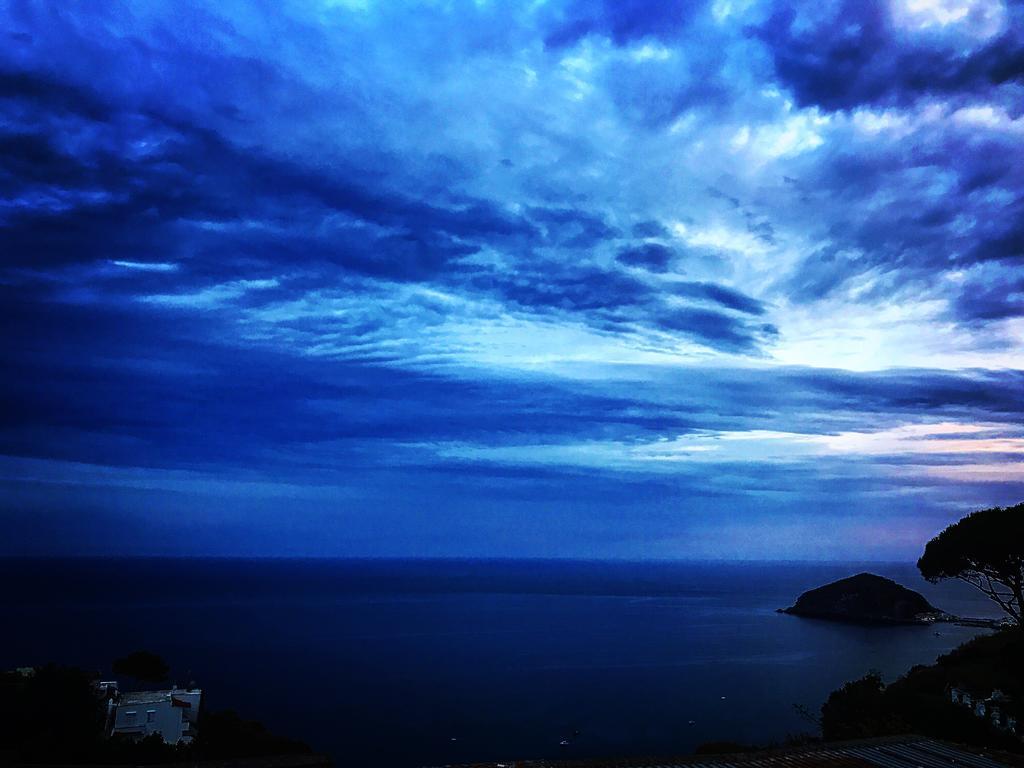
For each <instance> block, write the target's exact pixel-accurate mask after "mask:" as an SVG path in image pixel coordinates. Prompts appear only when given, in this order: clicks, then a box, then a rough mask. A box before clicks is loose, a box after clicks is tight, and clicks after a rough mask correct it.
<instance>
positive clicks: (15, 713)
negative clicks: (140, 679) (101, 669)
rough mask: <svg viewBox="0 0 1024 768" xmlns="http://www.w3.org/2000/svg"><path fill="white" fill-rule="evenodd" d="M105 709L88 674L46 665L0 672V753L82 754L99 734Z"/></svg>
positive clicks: (46, 757)
mask: <svg viewBox="0 0 1024 768" xmlns="http://www.w3.org/2000/svg"><path fill="white" fill-rule="evenodd" d="M104 717H105V710H104V707H103V703H102V702H101V700H100V698H99V697H98V696H97V695H96V693H95V692H94V691H93V688H92V678H91V677H90V675H88V674H87V673H85V672H83V671H82V670H80V669H75V668H73V667H61V666H57V665H54V664H49V665H47V666H45V667H40V668H39V669H37V670H35V672H34V673H33V674H30V675H21V674H18V673H5V674H3V675H0V756H5V755H9V756H11V757H13V758H17V759H19V760H31V761H34V762H79V761H85V760H86V759H88V758H89V757H90V756H91V755H92V754H93V753H94V752H95V751H96V748H97V746H98V744H99V743H100V741H101V740H102V737H103V723H104Z"/></svg>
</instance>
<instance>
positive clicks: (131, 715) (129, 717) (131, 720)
mask: <svg viewBox="0 0 1024 768" xmlns="http://www.w3.org/2000/svg"><path fill="white" fill-rule="evenodd" d="M136 714H138V713H136V712H125V713H124V719H125V722H127V723H128V725H135V715H136Z"/></svg>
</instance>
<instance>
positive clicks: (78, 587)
mask: <svg viewBox="0 0 1024 768" xmlns="http://www.w3.org/2000/svg"><path fill="white" fill-rule="evenodd" d="M862 570H871V571H873V572H875V573H880V574H882V575H885V576H889V577H891V578H894V579H896V580H897V581H899V582H901V583H902V584H905V585H907V586H909V587H911V588H913V589H917V590H919V591H921V592H922V593H924V594H925V596H926V597H928V598H929V599H930V600H931V601H932V602H933V603H934V604H936V605H937V606H939V607H940V608H944V609H946V610H948V611H951V612H953V613H959V614H961V615H977V616H982V615H989V616H991V615H995V614H994V613H993V612H992V610H991V609H990V608H989V606H988V604H987V601H985V600H984V598H982V597H980V596H976V595H975V594H974V593H973V592H972V591H971V590H970V589H969V588H967V587H964V586H963V585H958V584H949V585H939V586H933V585H930V584H927V583H926V582H924V581H922V580H921V578H920V576H918V575H917V573H916V571H915V569H914V567H913V566H912V565H909V564H906V565H905V564H878V563H873V564H870V565H867V564H855V563H842V564H837V563H829V564H793V563H740V564H736V563H730V564H724V563H699V564H696V563H671V564H668V563H658V564H651V563H644V564H635V563H633V564H630V563H613V564H608V563H604V564H600V563H584V562H550V561H548V562H516V561H434V562H427V561H295V560H271V561H238V560H105V561H104V560H78V561H76V560H45V561H39V560H8V561H0V583H3V584H5V585H8V588H6V589H5V590H4V592H3V594H2V595H0V608H2V611H3V615H4V617H5V620H4V624H5V627H6V628H5V630H4V631H3V633H2V636H0V666H3V667H13V666H22V665H30V664H41V663H44V662H46V661H51V660H53V661H59V662H62V663H69V664H78V665H82V666H85V667H87V668H94V669H108V668H109V663H110V660H111V659H112V658H114V657H116V656H118V655H121V654H124V653H126V652H129V651H131V650H135V649H138V648H146V649H150V650H153V651H156V652H158V653H160V654H162V655H163V656H164V657H165V658H166V659H167V660H168V661H169V662H170V663H171V665H172V667H173V668H174V670H175V675H176V676H177V678H178V681H179V682H181V683H185V682H188V680H190V679H194V680H195V681H197V682H198V683H199V684H200V685H201V686H202V687H203V688H204V689H205V690H206V693H207V703H208V704H209V705H210V706H211V707H213V708H218V709H219V708H232V709H235V710H237V711H238V712H240V713H241V714H242V715H243V716H246V717H250V718H254V719H258V720H261V721H263V722H264V723H265V724H267V726H268V727H270V728H271V729H272V730H274V731H278V732H280V733H282V734H283V735H288V736H292V737H295V738H299V739H302V740H304V741H307V742H308V743H310V744H311V745H312V746H313V747H314V748H315V749H317V750H318V751H323V752H327V753H329V754H331V755H332V756H334V758H335V759H336V761H337V764H338V765H364V764H367V763H369V762H371V761H372V763H373V764H375V765H393V766H414V765H437V764H443V763H448V762H455V761H469V760H487V759H505V758H508V759H512V758H527V757H557V756H564V757H582V756H612V755H637V754H672V753H687V752H690V751H691V750H692V749H693V748H694V746H696V745H697V744H699V743H700V742H703V741H709V740H718V739H727V740H731V741H746V742H758V743H761V742H767V741H771V740H776V739H782V738H784V737H785V736H786V735H787V734H790V733H797V732H802V731H808V730H810V728H811V726H810V725H809V724H808V723H807V722H805V721H804V720H803V719H802V718H801V716H800V715H799V713H798V712H797V709H796V706H795V705H801V706H804V707H807V708H808V709H811V710H814V711H816V710H817V709H818V708H819V707H820V705H821V703H822V701H823V700H824V698H825V696H826V695H827V694H828V692H829V691H830V690H832V689H833V688H835V687H836V686H838V685H840V684H841V683H843V682H844V681H846V680H849V679H852V678H855V677H859V676H861V675H863V674H865V673H867V672H868V671H870V670H873V669H874V670H878V671H880V672H882V673H883V674H884V675H885V676H886V677H887V678H893V677H895V676H897V675H898V674H901V673H902V672H904V671H906V670H907V669H908V668H909V667H910V666H912V665H914V664H924V663H930V662H932V661H934V660H935V658H936V657H937V656H938V655H939V654H941V653H943V652H945V651H948V650H950V649H951V648H953V647H955V646H956V645H958V644H959V643H961V642H963V641H964V640H966V639H968V638H970V637H972V636H974V635H975V634H976V633H977V632H978V630H971V629H966V628H958V627H952V626H941V627H939V628H938V634H936V631H935V629H934V628H927V627H860V626H855V625H843V624H833V623H828V622H822V621H814V620H808V619H799V618H796V617H792V616H786V615H782V614H778V613H776V612H775V609H776V608H779V607H781V606H786V605H790V604H791V603H792V602H793V600H794V599H795V598H796V596H797V595H798V594H799V593H800V592H802V591H804V590H806V589H809V588H811V587H815V586H819V585H821V584H823V583H826V582H828V581H831V580H833V579H836V578H841V577H843V576H848V575H851V574H853V573H857V572H859V571H862ZM563 739H564V740H569V741H570V742H571V743H570V744H569V745H568V746H562V745H560V742H561V741H562V740H563Z"/></svg>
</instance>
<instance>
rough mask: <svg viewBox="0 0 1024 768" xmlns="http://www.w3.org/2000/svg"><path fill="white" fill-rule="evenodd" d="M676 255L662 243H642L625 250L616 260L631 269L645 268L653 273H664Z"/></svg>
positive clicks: (619, 253) (620, 252) (617, 255)
mask: <svg viewBox="0 0 1024 768" xmlns="http://www.w3.org/2000/svg"><path fill="white" fill-rule="evenodd" d="M674 256H675V253H674V252H673V251H672V249H671V248H668V247H666V246H664V245H661V244H660V243H642V244H641V245H632V246H629V247H628V248H623V249H622V250H621V251H619V252H618V254H616V256H615V258H616V259H618V260H619V261H621V262H622V263H623V264H626V265H628V266H631V267H643V268H644V269H649V270H651V271H652V272H664V271H665V270H666V269H668V265H669V262H671V261H672V258H673V257H674Z"/></svg>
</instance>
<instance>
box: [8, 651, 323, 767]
mask: <svg viewBox="0 0 1024 768" xmlns="http://www.w3.org/2000/svg"><path fill="white" fill-rule="evenodd" d="M132 656H134V657H136V658H137V659H141V660H142V661H145V662H146V664H145V665H141V664H140V665H139V666H138V667H133V666H131V665H129V667H130V668H132V669H134V670H135V671H136V672H143V673H154V672H158V671H159V669H160V665H159V664H156V663H155V662H154V660H156V661H160V660H159V657H157V656H154V655H153V654H133V655H132ZM129 658H130V657H129ZM121 661H123V660H121ZM160 664H163V662H162V661H160ZM120 667H121V671H122V672H123V673H125V674H127V672H126V671H125V670H124V665H120ZM163 669H165V670H166V665H163ZM164 674H165V676H166V672H165V673H164ZM92 683H93V676H91V675H89V674H88V673H86V672H84V671H82V670H80V669H76V668H74V667H62V666H57V665H53V664H50V665H47V666H45V667H40V668H38V669H36V670H35V671H34V672H32V673H30V674H24V675H23V674H20V673H17V672H10V673H2V674H0V764H4V763H6V762H13V761H18V762H25V763H51V764H53V763H62V764H67V765H74V764H92V765H156V764H160V763H176V762H183V761H188V760H198V759H204V760H205V759H230V758H242V757H263V756H271V755H284V754H308V753H310V752H312V750H311V749H310V748H309V746H308V745H306V744H303V743H302V742H300V741H295V740H293V739H287V738H284V737H281V736H277V735H275V734H273V733H271V732H269V731H268V730H267V729H266V728H265V727H264V726H263V725H262V724H261V723H258V722H254V721H251V720H243V719H242V718H240V717H239V716H238V715H237V714H235V713H234V712H230V711H225V712H207V711H201V714H200V720H199V728H198V736H197V738H196V740H195V741H194V742H193V743H192V744H188V745H184V744H183V745H172V744H167V743H166V742H164V741H163V739H162V738H161V737H160V736H159V734H152V735H150V736H148V737H146V738H143V739H140V740H133V739H128V738H125V737H121V736H115V737H113V738H107V737H106V733H105V728H104V726H105V723H106V704H105V702H104V699H103V698H102V696H101V695H100V694H99V692H98V691H97V690H96V689H95V688H94V687H93V685H92Z"/></svg>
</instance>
